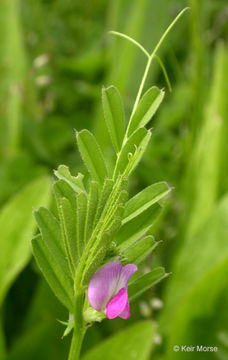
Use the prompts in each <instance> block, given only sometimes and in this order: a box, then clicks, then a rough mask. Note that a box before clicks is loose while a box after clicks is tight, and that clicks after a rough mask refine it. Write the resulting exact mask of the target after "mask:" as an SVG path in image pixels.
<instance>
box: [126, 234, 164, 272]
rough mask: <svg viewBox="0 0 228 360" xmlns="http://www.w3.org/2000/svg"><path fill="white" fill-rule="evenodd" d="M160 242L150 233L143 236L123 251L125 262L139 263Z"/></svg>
mask: <svg viewBox="0 0 228 360" xmlns="http://www.w3.org/2000/svg"><path fill="white" fill-rule="evenodd" d="M159 244H160V241H155V240H154V237H153V236H151V235H148V236H145V237H144V238H143V239H141V240H139V241H137V242H136V243H135V244H134V245H132V246H130V247H129V248H127V249H126V250H124V251H123V253H122V255H123V257H124V261H125V263H126V264H129V263H130V264H131V263H132V264H136V265H138V264H140V263H141V262H142V261H143V260H144V259H145V258H146V257H147V256H148V255H150V254H151V253H152V251H153V250H154V249H155V248H156V247H157V246H158V245H159Z"/></svg>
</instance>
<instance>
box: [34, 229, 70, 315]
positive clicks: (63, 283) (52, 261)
mask: <svg viewBox="0 0 228 360" xmlns="http://www.w3.org/2000/svg"><path fill="white" fill-rule="evenodd" d="M54 246H55V243H54V242H53V243H52V248H51V249H50V248H49V247H48V246H47V244H46V242H45V241H44V239H43V238H42V236H41V235H37V236H36V237H34V238H33V239H32V249H33V254H34V256H35V259H36V261H37V263H38V265H39V267H40V270H41V271H42V273H43V275H44V277H45V279H46V280H47V282H48V284H49V286H50V287H51V289H52V291H53V292H54V294H55V295H56V296H57V298H58V299H59V300H60V302H61V303H62V304H63V305H64V306H66V308H67V309H68V310H69V311H71V312H72V311H73V280H72V278H71V276H70V273H69V268H68V265H67V261H66V259H65V256H64V253H61V252H60V251H58V248H57V247H54Z"/></svg>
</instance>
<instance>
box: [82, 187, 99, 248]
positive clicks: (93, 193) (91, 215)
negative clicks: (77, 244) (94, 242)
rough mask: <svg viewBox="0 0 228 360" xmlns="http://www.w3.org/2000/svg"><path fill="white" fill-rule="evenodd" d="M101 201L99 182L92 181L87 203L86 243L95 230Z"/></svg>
mask: <svg viewBox="0 0 228 360" xmlns="http://www.w3.org/2000/svg"><path fill="white" fill-rule="evenodd" d="M98 201H99V187H98V183H97V182H95V181H91V182H90V189H89V196H88V203H87V212H86V220H85V229H84V242H85V244H86V243H87V241H88V240H89V238H90V235H91V234H92V232H93V228H94V226H95V216H96V211H97V206H98Z"/></svg>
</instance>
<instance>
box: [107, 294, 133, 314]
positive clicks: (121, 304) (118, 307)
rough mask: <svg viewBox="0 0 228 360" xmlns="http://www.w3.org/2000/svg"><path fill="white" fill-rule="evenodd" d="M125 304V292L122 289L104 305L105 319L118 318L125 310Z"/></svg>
mask: <svg viewBox="0 0 228 360" xmlns="http://www.w3.org/2000/svg"><path fill="white" fill-rule="evenodd" d="M127 303H128V295H127V290H126V289H125V288H123V289H121V290H120V291H119V292H118V293H117V294H116V296H114V298H113V299H112V300H110V301H109V303H108V304H107V305H106V315H107V318H108V319H114V318H115V317H117V316H119V315H120V314H121V313H122V312H123V311H124V310H125V308H126V305H127Z"/></svg>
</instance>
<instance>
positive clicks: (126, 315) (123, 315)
mask: <svg viewBox="0 0 228 360" xmlns="http://www.w3.org/2000/svg"><path fill="white" fill-rule="evenodd" d="M130 315H131V314H130V306H129V302H128V301H127V303H126V306H125V308H124V309H123V311H122V313H121V314H119V317H121V318H122V319H124V320H127V319H128V318H129V317H130Z"/></svg>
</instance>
